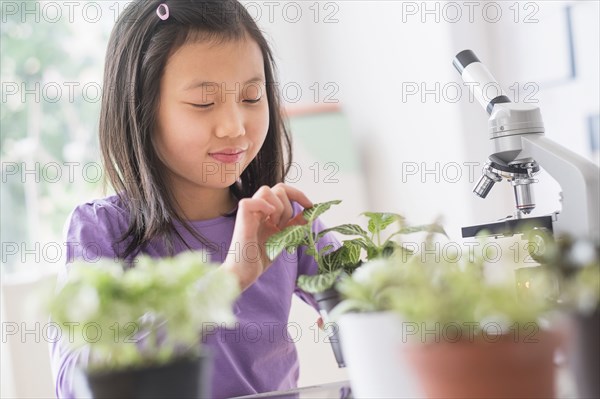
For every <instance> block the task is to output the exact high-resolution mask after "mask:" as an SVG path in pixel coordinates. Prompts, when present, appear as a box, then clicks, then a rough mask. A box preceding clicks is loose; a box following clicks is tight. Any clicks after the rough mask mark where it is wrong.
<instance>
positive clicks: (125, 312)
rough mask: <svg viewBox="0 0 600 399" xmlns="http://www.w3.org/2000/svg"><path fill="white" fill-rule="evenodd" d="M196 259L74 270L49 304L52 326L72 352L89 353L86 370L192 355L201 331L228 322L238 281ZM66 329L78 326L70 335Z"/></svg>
mask: <svg viewBox="0 0 600 399" xmlns="http://www.w3.org/2000/svg"><path fill="white" fill-rule="evenodd" d="M204 256H205V255H204V254H203V253H201V252H186V253H182V254H180V255H178V256H176V257H172V258H163V259H152V258H150V257H145V256H144V257H139V258H137V260H136V264H135V267H133V268H130V269H125V268H124V266H123V265H121V264H119V263H116V262H114V261H111V260H103V261H102V262H98V263H97V264H90V263H84V262H80V263H75V264H73V266H72V269H71V271H70V273H69V278H68V281H67V282H66V284H65V285H64V286H63V287H62V289H61V290H60V291H59V292H58V293H57V294H56V295H55V296H54V297H53V298H52V299H51V301H50V313H51V317H52V320H53V321H54V322H56V323H58V325H60V326H61V328H62V330H63V331H62V337H72V338H73V340H72V342H71V341H70V340H64V342H65V343H67V342H68V343H69V344H70V345H72V346H73V347H74V348H78V347H81V346H83V345H88V346H89V347H90V353H91V356H90V363H89V366H88V367H89V368H90V369H91V370H107V369H122V368H129V367H135V366H139V365H152V364H162V363H165V362H168V361H170V360H172V359H173V358H175V357H177V356H181V355H186V354H193V353H197V352H198V351H199V349H200V345H199V344H200V338H201V333H202V330H203V328H207V327H210V326H212V327H214V326H215V325H216V326H220V325H221V323H232V322H233V321H234V315H233V313H232V305H233V302H234V301H235V299H236V298H237V296H238V294H239V286H238V283H237V280H236V279H235V277H234V276H233V275H232V274H229V273H227V272H225V271H223V270H222V269H219V268H217V267H216V266H215V265H211V264H208V263H206V262H204V261H203V258H204ZM69 326H75V327H74V329H73V330H72V331H70V332H69Z"/></svg>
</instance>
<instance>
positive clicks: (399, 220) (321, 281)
mask: <svg viewBox="0 0 600 399" xmlns="http://www.w3.org/2000/svg"><path fill="white" fill-rule="evenodd" d="M340 203H341V201H339V200H335V201H329V202H324V203H320V204H315V205H314V206H313V207H312V208H309V209H305V210H304V212H303V216H304V218H305V219H306V221H307V222H308V223H307V224H306V225H303V226H291V227H288V228H287V229H284V230H282V231H281V232H279V233H277V234H275V235H273V236H272V237H271V238H269V240H268V241H267V254H268V255H269V258H270V259H275V258H276V257H277V256H278V255H279V254H280V253H281V252H282V251H283V250H284V249H285V250H287V251H288V252H290V253H293V251H295V249H296V248H297V247H299V246H304V247H306V254H308V255H310V256H312V257H314V258H315V261H316V262H317V265H318V274H317V275H316V276H301V277H300V278H299V279H298V286H299V287H300V288H302V289H303V290H305V291H307V292H311V293H317V292H322V291H325V290H327V289H329V288H331V287H333V285H334V284H335V281H336V279H338V278H339V277H340V276H343V275H350V274H352V273H353V272H354V271H355V270H356V269H357V268H358V267H360V265H361V264H362V263H363V258H364V259H365V260H367V261H368V260H373V259H378V258H381V257H389V256H392V255H393V254H394V253H410V252H411V251H410V249H408V248H405V247H404V246H402V245H401V244H399V243H397V242H395V241H393V240H392V239H393V238H394V237H396V236H398V235H403V234H411V233H416V232H429V233H442V234H445V232H444V229H443V228H442V227H441V226H440V225H438V224H435V223H434V224H430V225H423V226H407V225H405V219H404V217H403V216H401V215H398V214H394V213H376V212H365V213H363V214H362V215H363V216H366V217H367V218H368V223H367V230H368V231H367V230H365V229H363V228H362V227H361V226H359V225H357V224H341V225H339V226H335V227H331V228H328V229H325V230H322V231H320V232H316V231H314V221H315V220H316V219H317V217H319V216H320V215H322V214H323V213H325V212H326V211H328V210H329V209H330V208H331V207H332V206H333V205H338V204H340ZM393 224H397V225H398V228H397V229H396V230H394V231H392V232H391V233H389V235H388V236H387V237H383V234H384V231H386V229H388V228H389V227H390V226H391V225H393ZM331 232H336V233H339V234H342V235H344V236H355V238H352V239H349V240H344V241H343V243H342V244H343V245H342V246H340V247H339V248H337V249H335V250H332V249H333V248H332V247H331V246H330V245H329V246H326V247H323V248H321V249H320V250H319V248H318V246H317V243H318V241H319V240H320V239H321V238H323V237H324V236H325V235H326V234H328V233H331Z"/></svg>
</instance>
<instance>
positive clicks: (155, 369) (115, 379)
mask: <svg viewBox="0 0 600 399" xmlns="http://www.w3.org/2000/svg"><path fill="white" fill-rule="evenodd" d="M209 371H210V362H209V358H208V357H207V356H201V357H199V358H194V359H179V360H175V361H173V362H171V363H168V364H165V365H162V366H151V367H142V368H136V369H127V370H119V371H112V372H99V373H89V374H86V379H87V383H88V386H89V389H90V391H91V393H92V396H93V397H94V398H95V399H97V398H140V399H142V398H144V399H145V398H169V397H170V398H194V399H197V398H208V397H209V396H210V392H211V390H210V373H209Z"/></svg>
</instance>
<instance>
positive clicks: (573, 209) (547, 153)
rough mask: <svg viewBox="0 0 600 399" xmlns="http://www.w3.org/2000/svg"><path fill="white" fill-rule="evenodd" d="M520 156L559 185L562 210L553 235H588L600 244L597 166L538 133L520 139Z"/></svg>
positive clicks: (599, 188)
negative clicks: (526, 158)
mask: <svg viewBox="0 0 600 399" xmlns="http://www.w3.org/2000/svg"><path fill="white" fill-rule="evenodd" d="M521 141H522V152H521V154H520V156H524V157H531V158H533V159H535V160H536V161H537V162H538V164H539V165H540V166H541V167H542V168H543V169H545V170H546V171H547V172H548V174H550V175H551V176H552V177H553V178H554V179H555V180H556V181H557V182H558V184H559V185H560V187H561V190H562V210H561V211H560V214H559V215H558V218H557V221H556V223H555V230H556V233H559V234H560V233H568V234H571V235H573V236H576V237H581V236H584V237H585V236H587V237H590V238H591V239H592V240H594V241H595V242H599V241H600V211H599V209H598V203H599V199H600V176H599V173H598V167H597V166H596V165H595V164H594V163H592V162H591V161H589V160H587V159H586V158H584V157H582V156H581V155H578V154H576V153H574V152H573V151H570V150H569V149H567V148H565V147H563V146H561V145H559V144H557V143H555V142H554V141H552V140H550V139H548V138H546V137H545V136H544V135H539V134H525V135H522V136H521Z"/></svg>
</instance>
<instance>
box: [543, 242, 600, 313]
mask: <svg viewBox="0 0 600 399" xmlns="http://www.w3.org/2000/svg"><path fill="white" fill-rule="evenodd" d="M543 238H544V240H543V243H544V244H543V250H541V249H540V250H538V251H537V254H536V255H537V258H538V260H539V261H540V262H541V263H543V264H545V265H547V267H549V268H550V269H551V270H552V271H553V272H554V273H555V274H556V275H557V279H558V281H559V285H560V287H561V290H560V292H559V298H557V301H559V302H560V303H561V304H562V305H563V306H564V307H567V308H570V309H573V310H575V311H577V312H580V313H582V314H591V313H593V312H594V311H596V310H597V309H598V307H599V306H600V245H598V243H597V242H596V243H594V242H592V241H590V240H585V239H575V238H573V237H571V236H567V235H563V236H559V237H557V239H556V240H554V239H551V238H549V237H543ZM536 242H539V241H537V240H536ZM538 247H542V245H538Z"/></svg>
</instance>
